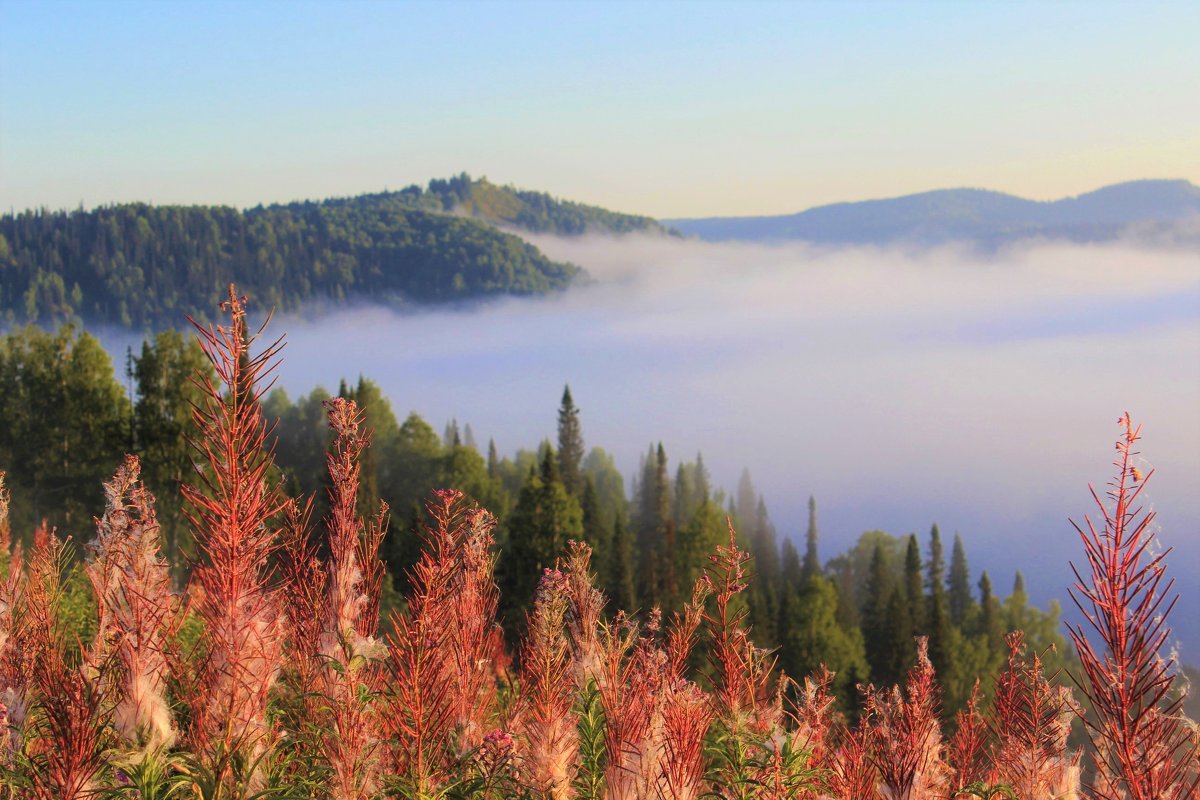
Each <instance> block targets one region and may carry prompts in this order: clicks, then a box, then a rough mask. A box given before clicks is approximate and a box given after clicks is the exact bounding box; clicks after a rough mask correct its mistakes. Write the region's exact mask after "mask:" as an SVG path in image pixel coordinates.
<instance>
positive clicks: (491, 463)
mask: <svg viewBox="0 0 1200 800" xmlns="http://www.w3.org/2000/svg"><path fill="white" fill-rule="evenodd" d="M499 466H500V456H499V454H498V453H497V452H496V440H495V439H488V454H487V473H488V477H489V478H495V477H497V475H496V469H497V468H498V467H499Z"/></svg>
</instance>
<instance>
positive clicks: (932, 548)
mask: <svg viewBox="0 0 1200 800" xmlns="http://www.w3.org/2000/svg"><path fill="white" fill-rule="evenodd" d="M945 579H946V557H945V553H944V551H943V549H942V535H941V532H940V531H939V530H938V526H937V525H936V524H935V525H934V526H933V529H932V530H930V532H929V622H928V628H927V630H928V633H929V660H930V661H931V662H932V663H933V666H934V669H936V670H937V671H938V672H939V673H941V674H943V675H944V674H946V673H947V672H948V671H949V669H948V668H949V662H950V651H949V642H950V613H949V609H948V608H947V602H946V582H945Z"/></svg>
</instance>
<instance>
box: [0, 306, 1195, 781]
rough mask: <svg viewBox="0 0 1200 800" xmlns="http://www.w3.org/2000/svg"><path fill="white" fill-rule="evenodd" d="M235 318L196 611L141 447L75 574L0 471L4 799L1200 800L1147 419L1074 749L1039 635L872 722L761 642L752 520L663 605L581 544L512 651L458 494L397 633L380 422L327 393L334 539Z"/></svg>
mask: <svg viewBox="0 0 1200 800" xmlns="http://www.w3.org/2000/svg"><path fill="white" fill-rule="evenodd" d="M223 308H224V311H225V313H226V314H227V324H223V325H217V326H207V327H201V326H197V329H198V333H199V339H200V343H201V346H202V347H203V349H204V353H205V355H206V356H207V359H208V361H209V363H210V364H211V366H212V368H213V375H215V378H213V377H208V376H203V375H202V376H198V377H197V379H196V380H197V385H198V386H199V388H200V390H201V397H202V399H201V400H200V402H199V403H198V404H197V405H196V407H195V408H194V423H195V424H194V431H195V432H194V434H193V436H192V439H191V441H192V444H193V450H194V461H195V464H196V470H195V476H194V478H193V480H192V482H191V483H190V484H189V485H187V486H186V487H185V488H184V497H185V500H186V501H187V504H188V508H189V509H190V510H189V520H190V524H191V526H192V529H193V533H194V536H195V539H196V542H197V546H198V548H197V549H198V558H197V561H196V563H195V564H193V565H192V569H191V579H190V581H189V583H188V584H187V585H186V587H185V588H184V590H183V591H182V592H176V591H174V590H173V588H172V582H171V573H170V569H169V565H168V564H167V562H166V560H165V558H164V557H163V554H162V553H163V543H162V537H161V534H160V530H159V527H158V524H157V522H156V518H155V510H154V498H153V497H152V496H151V495H150V494H149V492H147V491H146V490H145V489H144V487H143V486H142V484H141V482H140V469H141V465H140V464H139V462H138V460H137V459H136V458H133V457H129V458H127V459H126V460H125V461H124V462H123V463H122V464H120V465H119V466H118V467H117V469H116V472H115V474H114V476H113V478H112V480H111V481H110V482H109V483H107V484H106V485H105V493H106V506H105V510H104V513H103V515H102V516H101V518H100V519H98V520H96V532H95V538H94V539H92V540H91V541H90V542H88V543H87V544H86V545H85V546H84V547H83V548H82V553H83V556H84V559H83V563H82V565H81V566H78V567H77V566H75V559H74V558H73V557H72V549H73V545H72V543H71V542H69V541H64V540H62V539H61V538H60V537H59V536H58V535H57V534H56V532H55V531H53V530H47V529H46V527H45V526H42V527H41V528H40V529H39V530H38V531H37V532H36V533H35V534H34V535H33V537H32V540H31V541H32V546H31V547H30V548H29V549H28V552H23V551H22V549H21V548H20V547H17V546H14V545H13V537H12V536H11V532H10V526H9V521H8V499H7V493H6V492H5V490H4V483H3V474H2V473H0V800H18V799H20V800H25V799H26V798H29V799H30V800H85V799H88V800H91V799H93V798H95V799H99V798H132V799H133V800H268V799H270V798H276V799H280V798H305V800H382V799H383V798H406V799H411V800H441V799H442V798H445V800H452V799H456V798H461V799H462V800H468V799H470V800H500V798H526V799H528V800H575V799H578V800H701V799H702V798H715V799H717V800H735V799H736V800H741V799H743V798H745V799H749V798H765V799H767V800H784V799H785V798H795V800H950V799H951V798H968V797H975V798H1019V800H1063V799H1064V798H1086V797H1091V798H1096V800H1117V798H1120V799H1121V800H1126V799H1128V800H1151V799H1152V798H1170V799H1171V800H1183V799H1184V798H1191V797H1196V796H1197V791H1198V788H1197V781H1198V780H1200V777H1198V775H1197V734H1196V728H1195V726H1194V725H1193V724H1192V723H1190V722H1189V721H1187V720H1186V719H1184V718H1183V716H1182V714H1181V699H1180V694H1179V691H1178V688H1179V687H1178V686H1177V685H1176V682H1175V674H1176V669H1175V664H1174V662H1173V661H1171V660H1170V658H1169V657H1168V656H1166V655H1164V653H1163V650H1164V648H1165V647H1166V646H1167V645H1168V643H1169V631H1168V628H1167V627H1166V623H1165V620H1166V617H1167V615H1168V614H1169V613H1170V611H1171V608H1172V606H1173V604H1174V595H1173V594H1172V591H1171V589H1172V584H1171V582H1170V581H1169V580H1167V579H1166V578H1165V577H1164V556H1165V555H1166V551H1163V552H1160V551H1159V550H1158V549H1157V548H1156V546H1155V544H1154V537H1153V535H1152V528H1151V521H1152V519H1153V514H1152V513H1151V512H1143V511H1142V510H1141V508H1140V506H1139V496H1140V494H1141V492H1142V489H1143V487H1144V486H1145V483H1146V481H1147V480H1148V479H1149V477H1150V474H1149V472H1147V474H1142V472H1141V470H1140V467H1139V465H1138V464H1137V452H1136V450H1135V445H1136V442H1137V441H1138V439H1139V434H1140V430H1139V428H1137V427H1136V426H1134V424H1133V423H1132V421H1131V420H1130V419H1129V417H1128V415H1124V416H1123V417H1122V418H1121V426H1122V436H1121V439H1120V440H1119V441H1118V442H1117V451H1118V458H1117V462H1116V467H1117V477H1116V478H1115V479H1114V481H1113V483H1112V485H1111V487H1110V488H1111V491H1110V492H1109V494H1108V497H1107V501H1106V500H1104V499H1102V498H1100V496H1098V495H1095V493H1093V495H1094V496H1095V498H1096V502H1097V505H1098V507H1099V509H1100V516H1099V518H1098V519H1099V520H1100V521H1098V522H1096V523H1093V522H1092V521H1091V520H1090V519H1086V518H1085V523H1084V524H1083V525H1081V526H1078V529H1079V533H1080V535H1081V537H1082V540H1083V544H1084V552H1085V557H1086V561H1085V563H1084V566H1083V567H1082V568H1080V569H1077V570H1076V578H1077V583H1076V587H1075V590H1074V592H1073V597H1074V598H1075V600H1076V602H1077V604H1078V605H1079V607H1080V608H1081V610H1082V611H1083V613H1084V623H1083V624H1081V625H1077V626H1073V627H1071V629H1070V632H1071V636H1072V639H1073V641H1074V644H1075V647H1076V649H1077V650H1078V651H1079V654H1080V659H1081V662H1082V665H1083V669H1082V672H1081V674H1079V675H1072V676H1071V677H1072V678H1073V679H1074V681H1075V685H1076V687H1077V689H1078V690H1079V691H1080V692H1081V693H1082V696H1083V699H1085V700H1086V701H1087V704H1086V705H1087V707H1088V708H1089V709H1090V710H1089V711H1088V712H1087V714H1086V719H1085V722H1086V725H1087V729H1088V732H1089V734H1090V744H1089V745H1088V746H1087V747H1086V748H1085V750H1081V749H1078V748H1073V747H1072V746H1071V745H1070V744H1069V743H1068V732H1069V729H1070V724H1071V722H1072V720H1073V719H1075V718H1077V717H1078V716H1080V715H1082V714H1084V712H1083V711H1082V707H1081V705H1080V704H1079V703H1078V702H1076V699H1075V698H1074V697H1073V695H1072V692H1071V691H1070V690H1068V689H1066V688H1062V687H1059V686H1056V685H1055V683H1054V682H1053V678H1054V676H1047V675H1045V674H1044V673H1043V668H1042V658H1041V654H1038V653H1029V652H1027V651H1026V648H1025V645H1024V640H1023V637H1022V635H1021V634H1020V632H1013V633H1012V634H1010V636H1009V638H1008V643H1009V649H1010V657H1009V660H1008V663H1007V665H1006V667H1004V668H1003V669H1002V670H1001V671H1000V673H999V674H998V675H997V676H996V677H995V678H994V680H993V682H992V683H993V685H992V686H991V687H990V691H983V690H981V688H980V686H979V684H978V682H977V683H976V689H975V692H974V694H973V695H972V698H971V700H970V702H968V703H967V705H966V707H965V708H964V709H963V710H962V711H960V712H958V714H957V715H956V716H955V718H954V720H953V721H947V720H945V719H943V717H942V716H941V696H942V690H941V688H940V686H939V683H938V676H937V675H936V674H935V672H934V668H933V665H932V664H931V663H930V660H929V659H928V658H927V657H926V654H925V652H926V648H925V643H924V641H923V640H922V641H921V642H920V646H919V650H918V652H919V658H918V660H917V663H916V664H915V665H913V666H912V667H911V669H910V670H909V672H908V674H907V676H906V678H905V680H904V681H903V684H902V685H899V686H881V687H876V686H870V685H867V686H862V687H860V693H861V696H862V698H863V700H862V707H861V710H860V713H859V714H858V715H857V720H856V721H851V720H849V719H847V718H846V717H845V716H843V715H842V714H841V713H840V712H839V711H838V710H837V704H836V702H835V699H834V693H833V691H832V688H831V687H832V685H833V680H834V676H833V674H832V673H830V672H829V671H828V670H825V669H822V670H820V671H819V672H818V673H817V674H814V675H809V676H794V678H795V679H794V680H793V678H791V677H787V676H782V675H780V674H779V673H778V671H777V670H776V669H775V664H774V659H773V656H772V654H771V653H770V652H767V651H765V650H763V649H761V648H759V647H756V646H755V644H754V642H753V639H752V638H751V632H750V630H749V629H748V627H747V625H746V622H747V611H746V601H745V593H746V589H747V587H748V585H749V581H750V576H751V570H752V564H751V562H750V559H749V556H748V554H747V553H746V551H745V550H743V549H742V548H741V546H740V545H739V544H738V539H737V535H736V534H735V533H734V532H733V531H732V530H730V534H729V541H728V543H727V544H724V545H722V546H721V547H719V548H718V549H717V551H716V552H715V553H714V554H713V555H712V557H711V564H710V566H709V568H708V570H707V572H706V574H704V575H703V576H701V578H700V579H699V580H698V581H696V583H695V586H694V587H693V591H692V594H691V599H690V600H689V601H688V602H687V603H686V604H685V605H684V606H683V608H682V609H680V610H677V611H675V612H673V613H667V614H664V613H663V611H661V610H660V609H649V610H646V611H645V612H643V613H640V614H634V613H630V612H628V611H620V610H610V609H606V599H605V597H604V595H603V594H602V593H601V592H600V591H599V590H598V589H597V588H596V586H595V578H594V576H593V575H592V572H591V559H592V552H591V550H590V548H589V547H588V546H586V545H584V544H580V543H574V542H573V543H571V544H570V545H569V547H568V549H567V551H566V552H565V553H563V554H561V557H560V558H559V560H558V562H557V563H556V564H553V565H548V568H546V569H545V570H544V571H543V574H542V576H541V580H540V583H539V584H538V587H537V591H536V594H535V597H534V600H533V604H532V606H531V607H530V608H529V609H528V610H527V611H526V619H525V631H526V632H525V635H524V639H523V641H522V642H521V643H520V645H519V647H518V648H517V649H516V651H515V652H514V653H513V654H512V655H510V654H509V653H508V652H507V651H506V648H505V640H504V636H503V633H502V631H501V628H500V625H499V624H498V623H499V620H498V618H497V609H498V608H499V607H500V605H499V601H500V598H499V595H498V591H497V588H496V582H495V579H494V575H495V566H496V558H497V553H496V542H495V538H494V532H495V528H496V520H495V519H494V518H493V517H492V516H491V515H490V514H488V513H487V512H486V511H484V510H482V509H480V508H478V507H477V506H476V505H474V504H473V503H471V502H469V501H468V500H467V498H465V497H464V496H463V495H462V494H461V493H459V492H457V491H453V490H442V491H438V492H436V493H434V494H433V496H432V497H430V498H429V501H428V504H427V512H428V514H427V519H428V524H427V525H426V526H425V527H424V530H423V532H422V534H421V536H422V539H423V541H422V545H423V551H422V554H421V556H420V558H419V560H418V561H417V562H416V564H415V566H414V567H413V568H412V569H411V571H410V573H409V574H408V575H407V578H408V581H407V584H408V586H409V587H410V588H409V591H408V594H407V596H406V597H405V598H404V602H403V603H402V604H401V605H400V607H399V608H398V609H396V610H394V611H393V612H391V616H390V618H389V619H388V620H387V622H388V625H387V632H386V634H384V633H383V632H382V631H381V626H380V622H381V620H380V593H381V588H382V586H383V582H384V581H385V580H390V577H389V576H387V575H386V574H385V571H384V565H383V563H382V561H381V560H380V556H379V549H380V546H381V544H382V542H383V540H384V537H385V535H386V532H387V525H388V512H387V509H386V507H384V509H383V510H382V511H381V512H380V513H379V514H378V515H377V516H375V517H373V518H370V519H364V518H362V517H361V516H360V515H359V512H358V510H357V509H358V508H359V507H360V505H361V503H360V498H359V494H360V492H359V469H360V468H359V465H360V463H361V459H362V456H363V454H364V452H365V451H366V449H367V448H368V447H369V446H370V441H369V436H368V433H367V429H366V426H365V424H364V417H363V413H362V411H361V410H360V409H359V408H358V407H356V405H355V403H354V402H352V401H349V400H345V399H341V398H336V399H333V400H331V401H329V402H328V403H327V404H326V408H325V410H326V414H327V417H328V422H329V425H330V428H331V429H332V432H333V443H332V445H331V447H330V451H329V454H328V457H327V464H326V467H327V470H328V476H329V478H328V484H327V486H328V495H329V497H328V500H329V502H328V507H329V509H330V510H329V512H328V516H327V518H326V519H324V520H315V521H314V520H313V513H312V509H313V507H314V503H313V498H311V497H285V496H284V495H283V493H282V492H281V490H280V489H279V487H278V486H277V483H278V481H277V479H276V478H275V472H274V470H273V467H272V450H271V441H272V439H273V437H272V434H271V431H270V429H269V426H268V424H267V423H266V421H265V420H264V417H263V411H262V404H261V401H262V398H263V395H264V393H265V392H266V391H267V389H268V388H269V386H270V382H271V375H272V373H273V371H274V369H275V367H276V365H277V363H278V356H279V353H280V350H281V348H282V346H283V343H282V340H276V341H274V342H271V343H269V344H266V345H265V346H261V345H259V342H260V337H261V335H262V333H263V331H262V329H259V330H258V331H254V332H252V331H250V330H248V329H247V324H246V315H245V307H244V302H243V300H242V299H241V298H240V297H238V295H237V293H236V292H235V291H234V290H233V289H232V287H231V289H230V294H229V298H228V300H227V302H226V303H225V304H223ZM75 569H81V570H82V572H83V577H84V579H85V580H86V584H87V586H88V587H90V592H91V597H92V602H93V605H92V607H91V612H90V613H91V615H92V619H91V624H90V625H89V626H88V627H87V630H88V631H91V633H89V634H88V636H87V637H86V638H87V641H72V640H71V637H70V636H69V635H68V634H67V632H66V631H67V627H66V625H65V622H64V612H63V609H62V607H61V606H62V604H63V598H64V596H65V594H64V587H65V586H66V585H67V581H68V580H69V579H70V576H71V574H72V571H73V570H75ZM985 688H987V687H985ZM984 696H989V697H991V698H993V699H992V700H991V702H990V703H984V702H983V701H982V699H981V698H982V697H984ZM1085 775H1086V776H1088V777H1087V783H1088V784H1090V785H1088V786H1086V787H1084V786H1082V785H1081V784H1082V783H1083V782H1084V778H1083V776H1085Z"/></svg>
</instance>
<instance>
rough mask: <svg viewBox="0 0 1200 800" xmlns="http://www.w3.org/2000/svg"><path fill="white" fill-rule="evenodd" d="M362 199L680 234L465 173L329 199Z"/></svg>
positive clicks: (544, 229) (595, 229)
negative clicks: (422, 184) (392, 189)
mask: <svg viewBox="0 0 1200 800" xmlns="http://www.w3.org/2000/svg"><path fill="white" fill-rule="evenodd" d="M362 201H373V202H379V203H390V204H399V205H405V206H409V207H413V208H422V209H425V210H428V211H441V212H447V213H453V214H462V215H465V216H470V217H474V218H476V219H482V220H484V221H486V222H490V223H492V224H494V225H499V226H502V227H511V228H519V229H521V230H525V231H529V232H531V233H553V234H557V235H559V236H579V235H581V234H584V233H615V234H622V233H649V234H656V235H669V236H678V235H679V234H678V232H676V231H674V230H672V229H670V228H668V227H666V226H664V225H662V224H660V223H659V222H657V221H656V220H653V219H651V218H650V217H641V216H636V215H633V214H620V213H618V212H616V211H609V210H608V209H605V208H600V207H598V206H589V205H584V204H582V203H574V202H571V201H569V200H559V199H557V198H555V197H551V196H550V195H548V194H546V193H544V192H531V191H527V190H525V189H517V188H515V187H512V186H497V185H496V184H494V183H491V182H490V181H488V179H487V178H478V179H475V180H472V179H471V177H470V176H469V175H467V174H466V173H462V174H460V175H458V176H456V177H453V178H449V179H447V180H432V181H430V182H429V186H428V187H427V188H424V189H422V188H421V187H420V186H415V185H414V186H409V187H408V188H406V189H402V190H401V191H399V192H385V193H383V194H376V195H369V196H365V197H360V198H353V199H351V200H348V201H332V202H351V203H354V202H362Z"/></svg>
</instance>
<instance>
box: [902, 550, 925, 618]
mask: <svg viewBox="0 0 1200 800" xmlns="http://www.w3.org/2000/svg"><path fill="white" fill-rule="evenodd" d="M904 594H905V600H907V605H908V624H909V628H910V630H911V631H912V633H913V635H914V636H916V635H920V634H924V633H925V632H926V631H927V628H926V627H925V624H926V619H925V579H924V576H923V575H922V574H921V547H920V545H918V544H917V537H916V535H915V534H909V536H908V549H907V550H905V552H904Z"/></svg>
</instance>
